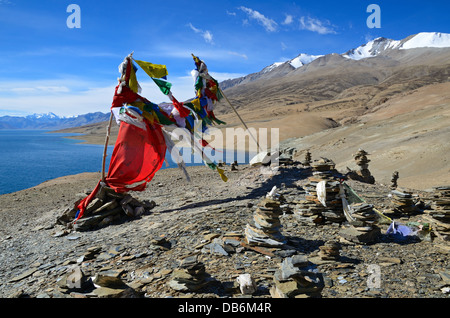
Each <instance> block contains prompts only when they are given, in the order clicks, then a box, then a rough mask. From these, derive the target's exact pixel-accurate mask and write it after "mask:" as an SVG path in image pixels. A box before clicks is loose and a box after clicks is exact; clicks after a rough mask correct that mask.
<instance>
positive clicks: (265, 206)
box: [245, 197, 285, 247]
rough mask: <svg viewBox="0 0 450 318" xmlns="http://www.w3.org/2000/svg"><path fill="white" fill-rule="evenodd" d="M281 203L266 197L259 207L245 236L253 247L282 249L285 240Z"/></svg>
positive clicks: (248, 225) (247, 227)
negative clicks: (282, 232) (281, 230)
mask: <svg viewBox="0 0 450 318" xmlns="http://www.w3.org/2000/svg"><path fill="white" fill-rule="evenodd" d="M281 214H282V210H281V208H280V201H279V200H276V199H274V198H273V197H265V198H264V199H263V200H262V201H261V202H260V203H258V205H257V209H256V211H255V212H254V213H253V222H252V223H251V224H247V226H246V228H245V236H246V240H247V243H248V244H249V245H253V246H264V247H281V246H283V245H284V244H285V238H284V236H283V235H282V234H281V232H280V229H281V222H280V215H281Z"/></svg>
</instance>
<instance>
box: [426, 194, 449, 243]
mask: <svg viewBox="0 0 450 318" xmlns="http://www.w3.org/2000/svg"><path fill="white" fill-rule="evenodd" d="M433 190H434V194H433V198H432V199H431V201H432V203H431V205H430V209H427V210H425V211H424V213H426V214H427V215H428V216H429V218H427V219H428V220H429V221H431V222H432V223H433V228H434V230H435V233H437V235H439V236H440V238H442V239H443V240H445V241H449V240H450V186H441V187H435V188H433Z"/></svg>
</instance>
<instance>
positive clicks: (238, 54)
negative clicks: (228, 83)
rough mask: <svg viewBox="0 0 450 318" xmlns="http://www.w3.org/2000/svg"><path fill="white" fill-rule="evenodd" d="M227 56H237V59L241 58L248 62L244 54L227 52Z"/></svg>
mask: <svg viewBox="0 0 450 318" xmlns="http://www.w3.org/2000/svg"><path fill="white" fill-rule="evenodd" d="M228 54H230V55H234V56H238V57H242V58H243V59H246V60H248V56H247V55H246V54H243V53H238V52H233V51H229V52H228Z"/></svg>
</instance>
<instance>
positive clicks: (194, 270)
mask: <svg viewBox="0 0 450 318" xmlns="http://www.w3.org/2000/svg"><path fill="white" fill-rule="evenodd" d="M210 281H211V276H210V275H208V274H207V273H206V271H205V264H203V263H202V262H199V261H198V259H197V255H192V256H188V257H186V258H185V259H183V260H182V261H181V263H180V266H179V268H177V269H175V270H174V271H173V272H172V277H171V279H170V281H169V283H168V285H169V287H170V288H172V289H174V290H177V291H181V292H195V291H198V290H200V289H201V288H203V287H205V286H206V285H207V284H208V283H209V282H210Z"/></svg>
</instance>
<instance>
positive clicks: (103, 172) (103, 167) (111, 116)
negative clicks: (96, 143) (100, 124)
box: [102, 112, 114, 182]
mask: <svg viewBox="0 0 450 318" xmlns="http://www.w3.org/2000/svg"><path fill="white" fill-rule="evenodd" d="M113 116H114V115H113V113H112V112H111V115H110V116H109V123H108V128H107V129H106V138H105V148H104V149H103V161H102V182H105V163H106V152H107V150H108V143H109V134H110V132H111V123H112V120H113Z"/></svg>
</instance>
